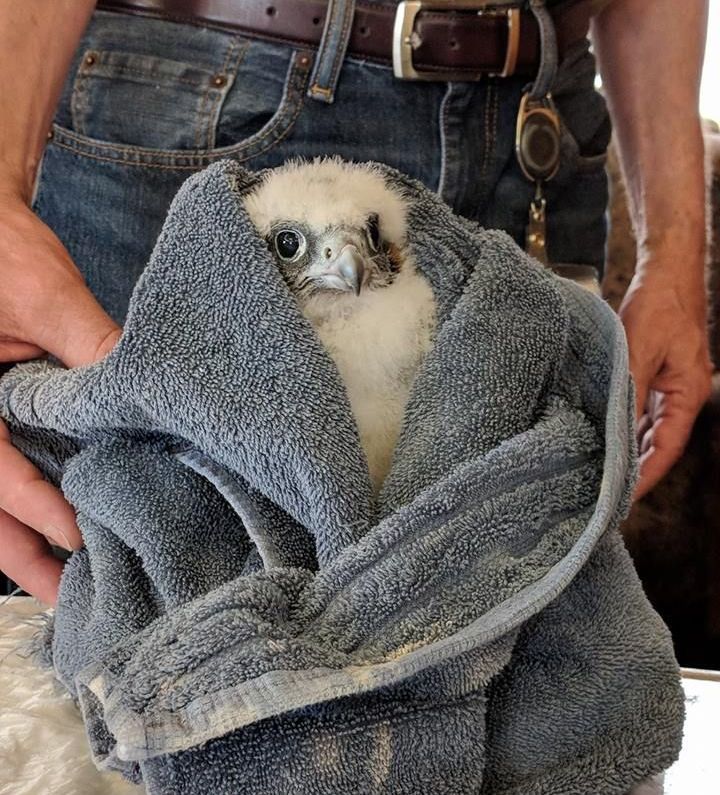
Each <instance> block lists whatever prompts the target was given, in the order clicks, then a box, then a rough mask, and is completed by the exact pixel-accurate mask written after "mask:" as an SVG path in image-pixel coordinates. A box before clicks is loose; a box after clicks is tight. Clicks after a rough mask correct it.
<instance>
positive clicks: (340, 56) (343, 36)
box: [328, 3, 355, 90]
mask: <svg viewBox="0 0 720 795" xmlns="http://www.w3.org/2000/svg"><path fill="white" fill-rule="evenodd" d="M354 16H355V8H354V6H353V4H352V3H348V5H347V6H345V16H344V18H343V26H342V30H341V31H340V42H339V43H340V46H339V47H337V48H336V50H335V57H334V59H333V67H332V72H331V74H330V80H329V81H328V83H329V87H330V89H331V90H332V89H333V88H334V87H335V82H336V81H337V76H338V73H339V72H340V67H341V66H342V64H343V61H344V60H345V50H346V49H347V40H348V33H349V32H350V25H351V24H352V21H353V18H354Z"/></svg>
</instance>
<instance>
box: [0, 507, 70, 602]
mask: <svg viewBox="0 0 720 795" xmlns="http://www.w3.org/2000/svg"><path fill="white" fill-rule="evenodd" d="M0 568H1V569H2V570H3V571H4V572H5V574H7V576H8V577H10V579H11V580H14V581H15V582H16V583H17V584H18V585H19V586H20V587H21V588H22V589H23V590H25V591H27V592H28V593H30V594H32V595H33V596H34V597H35V598H37V599H39V600H40V601H41V602H45V603H46V604H49V605H54V604H55V602H56V601H57V593H58V586H59V584H60V575H61V573H62V569H63V563H62V561H60V560H58V559H57V558H55V557H54V556H53V554H52V551H51V549H50V545H49V544H48V543H47V542H46V541H45V539H44V538H43V537H42V536H41V535H39V534H38V533H36V532H34V531H33V530H31V529H30V528H28V527H25V526H24V525H23V524H22V523H21V522H19V521H18V520H17V519H15V518H14V517H12V516H10V515H9V514H7V513H5V512H4V511H0Z"/></svg>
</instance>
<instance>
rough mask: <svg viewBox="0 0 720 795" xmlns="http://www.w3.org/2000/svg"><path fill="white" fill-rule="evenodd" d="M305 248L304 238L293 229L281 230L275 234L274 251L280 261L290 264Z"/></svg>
mask: <svg viewBox="0 0 720 795" xmlns="http://www.w3.org/2000/svg"><path fill="white" fill-rule="evenodd" d="M305 248H306V243H305V238H304V237H303V235H301V234H300V232H296V231H295V230H294V229H281V230H280V231H278V232H276V233H275V251H277V253H278V256H279V257H280V259H283V260H285V261H286V262H291V261H292V260H294V259H297V257H299V256H300V255H301V254H302V253H304V251H305Z"/></svg>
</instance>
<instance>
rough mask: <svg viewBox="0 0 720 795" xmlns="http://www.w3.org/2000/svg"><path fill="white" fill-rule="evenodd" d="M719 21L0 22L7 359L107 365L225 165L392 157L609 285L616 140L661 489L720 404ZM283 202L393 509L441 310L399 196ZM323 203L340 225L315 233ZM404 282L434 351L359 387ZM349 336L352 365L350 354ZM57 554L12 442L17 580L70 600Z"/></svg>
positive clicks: (399, 13)
mask: <svg viewBox="0 0 720 795" xmlns="http://www.w3.org/2000/svg"><path fill="white" fill-rule="evenodd" d="M706 18H707V1H706V0H691V2H687V3H684V4H682V8H680V7H679V5H678V4H677V3H675V2H673V0H655V2H653V3H646V2H644V1H643V0H562V1H561V2H554V1H553V0H547V2H545V0H528V2H520V0H518V1H517V2H513V0H510V1H509V2H508V0H495V2H493V3H487V2H482V0H478V2H472V1H471V0H458V2H449V3H442V2H437V3H432V4H430V6H429V7H428V6H427V5H426V6H423V5H422V4H418V3H407V2H406V3H400V4H396V3H392V4H383V3H374V2H370V1H368V0H364V1H363V2H357V3H355V2H350V1H349V0H330V2H324V0H267V2H266V3H255V2H245V0H242V2H240V1H238V2H237V3H227V2H222V1H221V0H210V1H209V2H208V0H205V1H204V2H202V3H201V2H194V0H100V2H98V3H97V4H96V2H95V0H33V1H32V2H28V3H6V4H3V5H2V7H0V42H2V46H0V83H1V85H2V90H1V91H0V118H2V120H3V124H2V126H0V277H2V278H1V284H2V286H1V287H0V295H1V296H2V298H1V300H0V362H6V363H10V362H16V361H21V360H26V359H30V358H34V357H37V356H41V355H44V354H46V353H49V354H51V355H52V356H54V357H56V358H57V359H59V360H60V361H62V362H63V363H64V364H65V365H67V366H69V367H77V366H83V365H88V364H90V363H92V362H95V361H97V360H99V359H101V358H103V357H104V356H105V355H106V354H107V353H108V352H109V351H110V350H112V348H113V346H114V345H115V343H116V342H117V340H118V338H119V336H120V333H121V324H122V321H123V319H124V315H125V311H126V308H127V301H128V299H129V295H130V292H131V291H132V287H133V285H134V283H135V281H136V279H137V277H138V275H139V273H140V272H141V270H142V268H143V266H144V264H145V262H146V261H147V259H148V256H149V254H150V251H151V249H152V247H153V245H154V242H155V239H156V237H157V234H158V232H159V230H160V227H161V225H162V221H163V219H164V217H165V215H166V213H167V209H168V206H169V203H170V201H171V200H172V197H173V195H174V194H175V192H176V191H177V189H178V188H179V186H180V184H181V183H182V182H183V181H184V180H185V179H186V177H187V176H188V175H189V174H190V173H192V172H193V171H197V170H200V169H201V168H203V167H205V166H207V165H209V164H211V163H212V162H215V161H216V160H219V159H222V158H226V157H230V158H234V159H237V160H239V161H241V162H242V163H244V164H245V165H247V166H249V167H252V168H258V169H260V168H267V167H275V166H279V165H281V164H282V163H283V162H285V161H286V160H288V159H290V158H313V157H318V156H329V155H339V156H341V157H343V158H345V159H349V160H355V161H366V160H379V161H384V162H387V163H389V164H390V165H392V166H394V167H396V168H398V169H399V170H401V171H403V172H406V173H408V174H409V175H410V176H412V177H414V178H416V179H419V180H421V181H422V182H424V183H425V184H426V185H428V186H429V187H431V188H432V189H433V190H436V191H437V192H438V193H439V195H440V196H441V197H442V198H443V199H444V200H445V201H446V202H447V203H448V204H450V205H451V207H452V208H453V209H454V210H455V211H456V212H457V213H459V214H461V215H464V216H467V217H468V218H470V219H471V220H473V221H477V222H479V223H481V224H482V225H484V226H488V227H498V228H502V229H505V230H506V231H507V232H508V233H509V234H510V235H511V236H512V237H513V238H514V239H515V240H516V241H517V242H518V243H519V244H521V245H523V246H527V247H528V249H532V251H533V252H534V253H536V254H537V255H538V256H539V257H540V258H545V259H546V260H547V261H548V262H549V263H550V264H552V263H570V264H580V265H584V266H590V267H594V268H595V269H597V270H601V269H602V264H603V258H604V242H605V219H604V215H605V210H606V204H607V184H606V178H605V174H604V156H605V150H606V148H607V145H608V142H609V137H610V130H611V123H610V121H611V120H612V125H613V126H614V129H615V132H616V137H617V142H618V147H619V151H620V155H621V161H622V165H623V169H624V172H625V176H626V180H627V183H628V188H629V196H630V203H631V210H632V215H633V221H634V227H635V232H636V236H637V240H638V268H637V272H636V275H635V277H634V279H633V281H632V283H631V285H630V288H629V290H628V293H627V295H626V297H625V300H624V302H623V305H622V307H621V309H620V316H621V319H622V321H623V324H624V327H625V330H626V333H627V337H628V343H629V349H630V363H631V369H632V372H633V376H634V379H635V384H636V392H637V416H638V430H639V440H640V452H641V479H640V482H639V486H638V491H637V494H638V495H642V494H643V493H646V492H647V491H648V490H649V489H650V488H652V487H653V486H654V485H655V484H656V483H658V482H659V480H660V479H661V478H662V477H663V475H664V474H665V473H666V472H667V471H668V470H669V468H670V467H671V465H672V464H673V462H674V461H675V460H676V459H677V458H678V457H679V455H680V453H681V452H682V449H683V447H684V445H685V443H686V441H687V439H688V436H689V433H690V430H691V427H692V424H693V421H694V419H695V416H696V415H697V413H698V411H699V409H700V407H701V406H702V404H703V403H704V401H705V400H706V398H707V396H708V394H709V390H710V360H709V354H708V345H707V336H706V330H705V291H704V263H705V186H704V170H703V141H702V132H701V126H700V119H699V116H698V108H697V104H698V103H697V94H698V86H699V79H700V70H701V64H702V54H703V40H704V31H705V26H706ZM588 28H590V30H591V33H592V38H593V43H594V50H595V56H596V57H597V61H598V65H599V68H600V72H601V74H602V78H603V85H604V94H605V97H606V99H607V106H606V102H605V100H604V99H603V97H601V96H600V94H599V93H598V92H597V91H596V89H595V87H594V80H595V59H594V56H593V54H592V52H591V51H590V49H589V46H588V42H587V38H586V36H587V33H588ZM608 108H609V113H608ZM523 114H525V115H523ZM520 122H522V123H520ZM530 122H533V124H534V125H535V126H534V127H533V126H532V125H531V124H530ZM519 128H522V129H527V130H531V129H535V130H536V133H537V134H536V136H535V138H536V140H537V141H538V142H539V143H538V145H537V146H536V147H535V148H533V146H532V145H528V148H527V150H525V149H522V146H520V149H521V150H522V152H523V157H524V161H523V162H518V159H517V157H516V154H515V152H516V133H517V131H518V129H519ZM523 140H524V139H523ZM520 143H521V144H522V141H521V142H520ZM535 155H538V156H541V157H540V159H541V160H542V157H546V156H547V157H549V158H550V160H549V161H548V162H549V163H550V165H551V167H548V168H547V169H546V170H543V163H542V162H536V160H535V159H534V157H535ZM41 162H42V167H40V166H41ZM288 173H289V174H291V173H292V171H289V172H286V175H287V174H288ZM278 180H279V182H278V185H279V186H280V187H279V190H278V192H277V193H274V194H273V200H272V202H271V203H270V204H269V205H268V204H266V205H263V203H262V201H261V200H262V193H260V194H258V196H256V200H257V202H256V204H255V205H254V206H252V207H249V210H250V212H251V213H253V212H254V213H255V217H256V219H257V224H258V228H259V229H261V230H262V234H263V235H264V236H266V239H267V241H268V246H269V247H270V250H271V251H272V252H274V254H275V256H276V257H277V259H278V261H279V263H280V264H281V265H282V267H283V272H284V273H285V275H286V278H287V279H288V283H289V284H290V285H291V287H293V288H294V289H295V290H296V291H297V294H298V296H299V298H300V300H301V302H302V305H303V311H304V312H305V313H306V315H307V316H308V317H309V319H311V322H313V323H314V324H315V325H316V328H317V329H318V333H319V334H320V336H321V338H322V336H323V333H324V332H323V330H325V332H327V336H326V340H327V342H326V345H327V346H328V350H329V352H330V354H331V355H333V356H334V358H335V361H336V363H337V365H338V368H339V370H340V371H341V373H343V375H344V377H345V378H346V380H347V381H348V383H350V382H351V381H352V382H353V383H354V384H356V387H357V389H356V391H354V392H353V390H352V389H349V392H350V396H351V404H352V407H353V411H354V413H355V415H356V419H357V420H358V425H359V429H360V431H361V436H362V435H363V433H365V436H364V438H363V444H364V446H365V447H366V450H370V451H372V452H370V453H369V454H368V457H369V459H372V461H373V462H374V463H373V466H374V474H373V479H374V481H375V483H376V487H377V486H378V484H379V483H380V482H381V481H382V476H383V472H384V471H385V470H386V467H387V456H388V450H390V451H391V449H392V439H393V430H392V429H393V428H395V427H396V425H397V421H398V412H399V413H400V414H399V416H401V414H402V410H403V407H404V402H403V401H404V400H405V399H406V395H407V384H408V379H410V378H411V375H412V372H413V371H414V368H416V367H417V366H418V365H419V363H420V361H421V359H422V353H423V351H424V350H425V349H426V347H427V345H428V344H429V341H430V340H431V336H432V326H433V319H432V307H431V306H430V304H429V302H428V298H427V293H426V292H425V291H424V288H423V285H422V280H421V279H420V278H419V277H416V275H415V274H414V273H413V269H412V263H411V260H409V259H408V258H407V256H406V255H405V252H403V249H402V234H401V225H396V226H394V227H393V225H392V224H391V223H390V220H389V219H390V218H391V217H392V212H388V211H389V210H390V209H391V208H392V207H393V206H395V205H394V204H393V198H392V197H391V196H390V197H388V196H377V197H376V198H377V201H375V202H370V203H369V204H368V203H365V204H363V203H362V201H360V202H359V206H358V207H357V208H356V209H359V210H361V213H360V215H357V216H353V217H350V216H348V215H347V214H343V212H344V211H343V209H342V208H343V206H344V205H343V202H345V200H346V199H347V198H348V197H346V196H343V195H342V192H340V193H339V194H338V193H334V192H332V191H330V190H329V189H327V182H325V183H324V182H323V180H322V179H319V180H318V181H317V182H314V183H312V184H310V185H298V184H297V183H296V182H292V181H290V182H288V181H286V182H284V183H283V182H282V180H281V179H280V178H278ZM268 185H269V186H270V183H268ZM270 187H271V186H270ZM270 187H268V190H270ZM355 198H357V197H355ZM300 199H307V200H308V202H307V203H306V204H307V206H312V207H316V206H317V207H318V212H320V213H326V217H325V218H324V219H319V218H311V217H308V216H306V215H302V214H298V213H297V212H293V211H292V207H293V206H294V207H297V206H298V203H299V202H300ZM311 199H312V203H310V200H311ZM31 206H32V209H31ZM396 209H397V208H396ZM393 212H394V211H393ZM398 217H399V216H398ZM321 221H322V222H321ZM398 223H399V222H398ZM398 230H399V231H398ZM401 285H404V288H403V289H407V290H411V291H414V292H413V295H414V302H413V306H414V307H415V310H416V311H415V312H414V313H412V312H411V313H408V314H407V316H405V317H403V319H402V323H399V325H398V327H397V328H393V329H392V331H393V332H396V333H397V334H398V335H399V337H400V339H404V340H410V339H412V340H414V342H413V344H412V345H406V346H404V345H399V346H397V347H396V348H393V349H392V350H385V351H384V352H383V355H384V356H385V359H384V360H380V359H379V360H378V363H377V364H378V367H377V370H376V371H375V378H376V379H377V380H375V381H372V380H370V382H369V385H368V384H363V383H362V377H361V376H362V374H361V373H358V371H357V368H354V360H355V358H356V357H355V356H354V353H353V351H355V350H357V347H358V346H362V345H368V344H374V342H373V340H374V338H373V336H372V332H373V331H374V330H376V328H375V327H376V326H377V322H376V320H375V319H374V317H375V316H374V315H373V311H374V302H373V301H370V300H369V296H373V294H374V298H377V299H378V300H382V301H383V302H387V303H392V301H394V300H395V296H396V295H397V292H396V288H399V287H400V286H401ZM331 293H332V295H331ZM381 297H382V298H381ZM351 299H352V300H351ZM349 307H350V308H352V311H349V309H348V308H349ZM360 308H362V311H361V310H360ZM386 309H387V307H386ZM355 310H357V311H355ZM387 314H388V312H385V316H387ZM330 330H331V332H330ZM343 333H344V334H345V335H346V336H344V337H343V336H342V334H343ZM339 339H343V340H345V342H346V343H347V344H345V343H344V344H343V345H341V346H340V347H338V348H336V349H335V350H334V352H333V348H332V344H333V342H334V341H336V340H339ZM350 342H352V344H353V345H354V346H355V347H352V346H351V345H350ZM343 368H345V369H344V370H343ZM393 368H400V369H401V370H403V372H404V373H405V381H398V382H396V383H395V384H394V387H393V388H394V392H392V390H390V391H391V392H392V393H393V395H394V398H393V400H392V401H390V402H389V406H390V408H389V409H388V412H389V413H388V414H387V417H386V420H385V421H384V424H379V425H373V423H372V422H368V423H367V425H366V427H365V431H363V422H364V420H363V419H362V418H361V416H360V412H361V411H362V410H364V409H367V411H368V412H369V416H374V417H377V412H378V411H379V410H380V407H379V406H376V405H373V404H372V401H370V400H369V398H368V395H369V389H370V386H372V387H373V388H375V389H376V390H377V389H379V388H380V386H379V385H380V384H382V388H383V389H388V388H389V386H388V383H387V380H388V378H391V376H390V375H389V373H391V372H398V370H394V371H393ZM403 368H404V369H403ZM353 379H354V380H353ZM383 379H385V381H383ZM353 388H354V387H353ZM378 428H382V429H384V430H382V431H378ZM383 436H385V437H387V438H386V442H385V443H384V444H381V443H380V441H381V437H383ZM51 544H53V545H59V546H62V547H65V548H67V549H70V550H71V549H77V548H79V547H80V546H81V544H82V539H81V536H80V532H79V530H78V528H77V526H76V524H75V517H74V513H73V510H72V507H71V506H70V505H69V504H68V503H67V502H66V501H65V500H64V498H63V497H62V494H61V493H60V492H59V491H57V490H56V489H54V488H53V487H52V486H51V485H50V484H49V483H47V482H46V481H45V480H43V478H42V477H41V475H40V473H39V472H38V471H37V470H36V469H35V468H34V467H33V465H32V464H31V463H30V462H29V461H27V460H26V459H25V458H24V457H23V456H22V455H21V453H20V452H19V451H18V450H17V449H15V448H14V447H13V446H12V444H11V440H10V436H9V433H8V431H7V429H6V428H5V426H4V425H2V423H0V570H2V571H4V572H5V573H6V574H7V575H8V576H9V577H10V578H11V579H13V580H14V581H15V582H17V583H18V584H19V585H20V586H22V587H23V588H25V589H26V590H28V591H29V592H30V593H32V594H34V595H36V596H37V597H38V598H40V599H41V600H43V601H46V602H48V603H53V602H54V601H55V599H56V594H57V587H58V582H59V578H60V574H61V571H62V566H63V564H62V562H61V561H60V560H58V559H57V558H56V557H55V556H54V555H53V553H52V550H51Z"/></svg>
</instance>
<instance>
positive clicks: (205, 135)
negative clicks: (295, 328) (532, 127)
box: [34, 12, 610, 322]
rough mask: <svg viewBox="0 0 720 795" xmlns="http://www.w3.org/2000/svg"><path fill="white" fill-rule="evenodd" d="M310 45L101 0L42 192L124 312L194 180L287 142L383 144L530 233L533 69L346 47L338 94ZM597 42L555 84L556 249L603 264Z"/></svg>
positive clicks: (307, 145)
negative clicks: (316, 89)
mask: <svg viewBox="0 0 720 795" xmlns="http://www.w3.org/2000/svg"><path fill="white" fill-rule="evenodd" d="M314 57H315V54H314V53H313V52H312V51H306V50H302V49H296V48H293V47H291V46H289V45H287V46H286V45H282V44H269V43H266V42H261V41H258V40H250V39H245V38H243V37H241V36H236V35H232V34H230V33H224V32H220V31H216V30H209V29H205V28H201V27H196V26H193V25H189V24H178V23H171V22H165V21H160V20H152V19H144V18H140V17H132V16H125V15H121V14H115V13H109V12H97V13H96V14H95V16H94V17H93V19H92V21H91V23H90V26H89V27H88V30H87V31H86V33H85V35H84V37H83V40H82V42H81V45H80V47H79V49H78V52H77V55H76V57H75V60H74V63H73V64H72V66H71V69H70V72H69V75H68V78H67V81H66V84H65V87H64V91H63V94H62V98H61V101H60V104H59V107H58V110H57V115H56V119H55V121H56V126H55V129H54V134H53V137H52V140H50V141H49V143H48V146H47V149H46V152H45V156H44V159H43V163H42V168H41V173H40V177H39V181H38V185H37V191H36V196H35V202H34V208H35V210H36V211H37V212H38V214H39V215H40V216H41V218H42V219H43V220H44V221H45V222H46V223H47V224H48V225H49V226H50V227H51V228H52V229H53V230H54V231H55V232H56V234H57V235H58V236H59V237H60V239H61V240H62V241H63V242H64V243H65V245H66V246H67V248H68V250H69V251H70V254H71V256H72V257H73V259H74V260H75V262H76V263H77V265H78V266H79V267H80V269H81V270H82V272H83V273H84V275H85V277H86V279H87V282H88V284H89V286H90V288H91V289H92V290H93V292H94V293H95V295H96V296H97V297H98V299H99V300H100V302H101V303H102V304H103V306H104V307H105V309H106V310H107V311H108V312H109V313H110V314H111V315H112V316H113V317H114V318H115V319H116V320H118V321H119V322H121V321H122V320H123V318H124V315H125V311H126V308H127V302H128V298H129V296H130V293H131V291H132V288H133V286H134V284H135V282H136V280H137V278H138V276H139V274H140V272H141V270H142V269H143V267H144V265H145V263H146V262H147V260H148V257H149V255H150V252H151V250H152V247H153V244H154V242H155V239H156V237H157V235H158V233H159V231H160V227H161V225H162V223H163V219H164V217H165V214H166V212H167V209H168V206H169V204H170V201H171V200H172V198H173V196H174V194H175V192H176V191H177V189H178V188H179V186H180V184H181V183H182V182H183V180H185V179H186V178H187V177H188V176H189V175H190V174H191V173H192V172H193V171H197V170H199V169H201V168H203V167H205V166H207V165H208V164H210V163H212V162H214V161H216V160H218V159H220V158H226V157H230V158H234V159H236V160H239V161H240V162H242V163H243V164H245V165H247V166H248V167H250V168H264V167H266V166H276V165H278V164H280V163H282V162H283V161H284V160H285V159H286V158H288V157H295V156H304V157H311V156H315V155H329V154H338V155H341V156H342V157H345V158H349V159H354V160H381V161H384V162H386V163H389V164H390V165H392V166H395V167H396V168H398V169H401V170H402V171H404V172H406V173H408V174H410V175H412V176H413V177H415V178H417V179H419V180H421V181H422V182H424V183H425V184H426V185H427V186H429V187H430V188H431V189H433V190H436V191H438V192H439V193H440V195H441V196H442V197H443V199H444V200H445V201H447V202H448V203H449V204H450V205H451V206H452V207H453V208H454V209H455V211H457V212H458V213H460V214H462V215H465V216H467V217H469V218H472V219H474V220H477V221H478V222H479V223H481V224H482V225H484V226H488V227H498V228H501V229H505V230H506V231H507V232H508V233H509V234H510V235H511V236H512V237H513V238H514V239H515V240H516V241H517V242H518V243H520V244H521V245H522V243H523V239H524V229H525V225H526V223H527V216H528V206H529V203H530V199H531V197H532V195H533V186H532V185H531V184H530V183H529V182H528V181H527V180H526V179H525V178H524V177H523V176H522V174H521V172H520V169H519V167H518V165H517V163H516V161H515V156H514V135H515V118H516V114H517V108H518V103H519V100H520V97H521V94H522V91H523V88H524V87H525V86H526V83H527V81H526V79H525V78H521V77H517V78H509V79H502V78H489V79H486V80H483V81H480V82H477V83H450V84H447V83H417V82H407V81H400V80H397V79H395V78H394V77H393V75H392V70H391V69H389V68H386V67H383V66H378V65H375V64H373V63H369V62H366V61H361V60H357V59H354V58H352V57H348V58H346V59H345V61H344V63H343V67H342V70H341V72H340V78H339V83H338V87H337V92H336V96H335V102H334V103H333V104H326V103H324V102H319V101H315V100H313V99H310V98H308V97H307V94H306V91H307V86H308V80H309V76H310V73H311V70H312V65H313V58H314ZM594 76H595V67H594V61H593V58H592V55H591V54H590V53H589V51H588V47H587V44H586V43H582V44H581V45H577V46H576V47H575V48H574V49H573V50H572V51H571V52H569V53H568V54H567V55H566V57H565V59H564V61H563V62H562V63H561V64H560V68H559V70H558V73H557V78H556V80H555V82H554V84H553V95H554V98H555V101H556V104H557V106H558V108H559V110H560V113H561V115H562V119H563V135H562V164H561V168H560V171H559V173H558V175H557V176H556V177H555V179H554V180H553V181H552V182H551V183H549V185H548V187H547V191H546V195H547V199H548V249H549V254H550V257H551V259H552V260H553V261H556V262H567V263H581V264H591V265H594V266H596V267H598V268H601V267H602V263H603V259H604V244H605V207H606V203H607V184H606V177H605V171H604V161H605V150H606V148H607V144H608V139H609V134H610V125H609V121H608V115H607V111H606V108H605V104H604V101H603V100H602V98H601V97H600V95H599V94H598V93H597V92H596V91H595V89H594V87H593V81H594Z"/></svg>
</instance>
